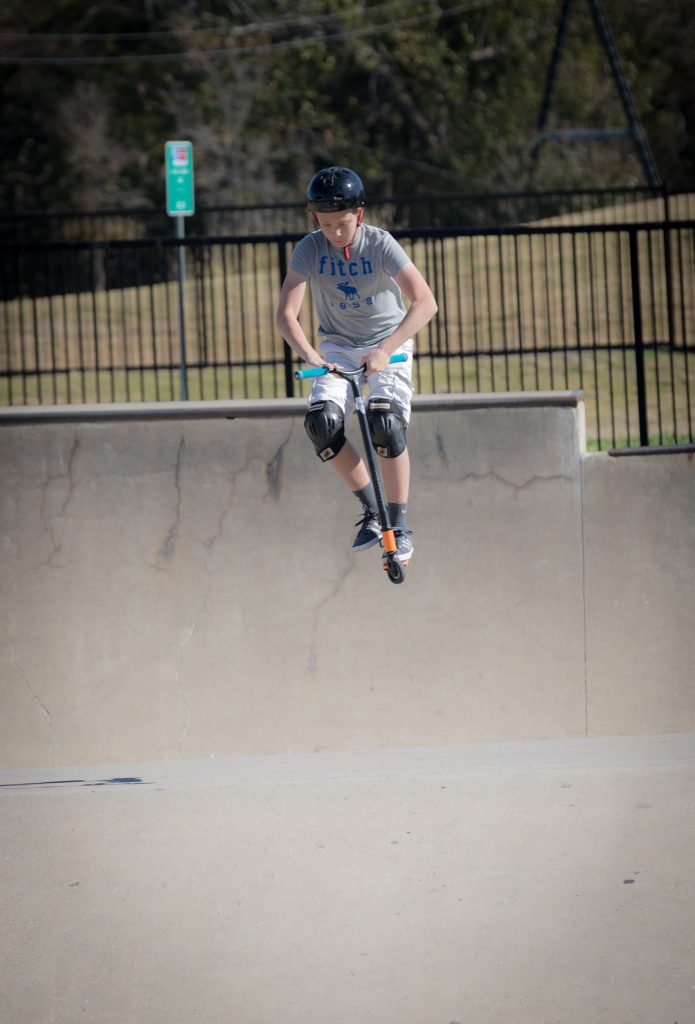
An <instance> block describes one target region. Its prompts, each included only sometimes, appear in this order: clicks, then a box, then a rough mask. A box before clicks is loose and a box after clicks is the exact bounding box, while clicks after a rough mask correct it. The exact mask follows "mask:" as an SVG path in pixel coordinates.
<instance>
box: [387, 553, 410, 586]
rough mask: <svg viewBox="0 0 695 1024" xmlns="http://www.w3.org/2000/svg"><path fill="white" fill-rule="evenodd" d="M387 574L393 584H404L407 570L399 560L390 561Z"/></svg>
mask: <svg viewBox="0 0 695 1024" xmlns="http://www.w3.org/2000/svg"><path fill="white" fill-rule="evenodd" d="M386 572H387V574H388V578H389V579H390V580H391V582H392V583H402V582H403V580H404V579H405V569H404V568H403V566H402V565H401V563H400V562H399V561H398V559H397V558H392V559H389V562H388V565H387V566H386Z"/></svg>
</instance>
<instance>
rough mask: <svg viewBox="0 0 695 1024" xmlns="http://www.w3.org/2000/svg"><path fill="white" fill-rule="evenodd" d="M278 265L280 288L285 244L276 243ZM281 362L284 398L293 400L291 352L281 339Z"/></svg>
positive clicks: (285, 259)
mask: <svg viewBox="0 0 695 1024" xmlns="http://www.w3.org/2000/svg"><path fill="white" fill-rule="evenodd" d="M278 265H279V267H280V287H281V288H282V285H283V283H284V280H285V278H286V277H287V249H286V246H285V243H284V242H282V241H279V242H278ZM282 361H283V368H284V371H285V397H286V398H294V377H293V375H292V372H293V371H292V350H291V349H290V346H289V345H288V344H287V342H286V341H285V339H284V338H283V339H282Z"/></svg>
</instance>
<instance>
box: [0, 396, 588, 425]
mask: <svg viewBox="0 0 695 1024" xmlns="http://www.w3.org/2000/svg"><path fill="white" fill-rule="evenodd" d="M581 401H582V392H581V391H520V392H495V394H489V395H488V394H472V395H463V394H455V395H416V396H415V398H414V399H413V411H414V412H425V411H426V412H437V411H442V412H443V411H444V410H451V409H524V408H539V407H542V406H550V407H558V406H570V407H576V406H578V405H579V404H580V402H581ZM305 410H306V398H259V399H238V400H224V401H222V400H220V401H212V402H113V403H111V402H109V403H99V404H88V405H72V404H71V405H17V406H3V407H2V408H0V426H5V427H8V426H12V425H18V424H22V425H24V424H34V423H99V422H107V423H115V422H119V421H128V422H137V421H145V420H211V419H268V418H276V417H281V416H300V415H303V414H304V412H305Z"/></svg>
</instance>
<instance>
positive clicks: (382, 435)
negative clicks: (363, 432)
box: [367, 398, 408, 459]
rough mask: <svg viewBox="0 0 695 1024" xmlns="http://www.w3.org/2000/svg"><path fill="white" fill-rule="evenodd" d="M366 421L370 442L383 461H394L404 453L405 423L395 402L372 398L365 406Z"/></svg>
mask: <svg viewBox="0 0 695 1024" xmlns="http://www.w3.org/2000/svg"><path fill="white" fill-rule="evenodd" d="M367 419H368V421H369V431H370V433H371V435H372V442H373V443H374V447H375V449H376V451H377V452H378V454H379V455H381V456H382V458H384V459H395V457H396V456H397V455H401V453H402V452H404V451H405V445H406V441H405V432H406V429H407V426H408V425H407V423H406V422H405V420H404V419H403V416H402V415H401V413H400V411H399V409H398V406H397V405H396V404H395V402H389V401H388V399H385V398H372V399H371V401H370V402H369V403H368V405H367Z"/></svg>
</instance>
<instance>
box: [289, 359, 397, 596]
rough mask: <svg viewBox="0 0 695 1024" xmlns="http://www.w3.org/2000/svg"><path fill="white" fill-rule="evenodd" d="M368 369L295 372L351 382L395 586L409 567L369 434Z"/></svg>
mask: <svg viewBox="0 0 695 1024" xmlns="http://www.w3.org/2000/svg"><path fill="white" fill-rule="evenodd" d="M407 358H408V357H407V355H406V354H405V352H399V353H397V354H396V355H394V356H391V358H390V359H389V363H404V362H406V360H407ZM364 370H365V367H364V366H360V367H359V368H358V369H357V370H328V369H327V368H326V367H325V366H313V367H311V369H309V370H295V373H294V376H295V380H306V378H307V377H323V376H324V375H325V374H327V373H334V374H336V376H337V377H343V378H344V379H345V380H347V381H349V383H350V387H351V389H352V395H353V398H354V399H355V410H356V412H357V419H358V420H359V424H360V430H361V432H362V441H363V443H364V448H365V455H366V457H367V465H368V467H369V475H370V476H371V478H372V484H373V485H374V494H375V496H376V507H377V514H378V517H379V525H380V526H381V543H382V546H383V548H384V552H385V554H386V558H385V565H384V568H385V570H386V573H387V575H388V578H389V579H390V580H391V582H392V583H402V582H403V581H404V579H405V568H404V566H403V563H402V562H401V561H400V560H399V559H398V557H397V553H398V549H397V547H396V538H395V536H394V532H393V527H392V526H391V521H390V519H389V513H388V507H387V505H386V499H385V497H384V488H383V485H382V482H381V474H380V472H379V466H378V463H377V458H376V454H375V452H374V446H373V445H372V439H371V437H370V435H369V422H368V420H367V410H366V409H365V405H364V398H363V397H362V392H361V390H360V380H361V378H362V377H363V376H364Z"/></svg>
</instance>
